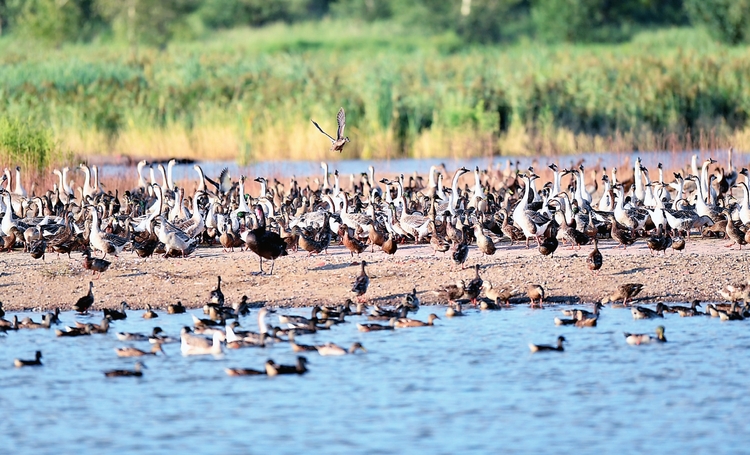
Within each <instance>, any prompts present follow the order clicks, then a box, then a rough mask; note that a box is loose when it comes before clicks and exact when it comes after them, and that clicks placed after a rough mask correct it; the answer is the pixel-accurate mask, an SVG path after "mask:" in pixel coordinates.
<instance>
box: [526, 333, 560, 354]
mask: <svg viewBox="0 0 750 455" xmlns="http://www.w3.org/2000/svg"><path fill="white" fill-rule="evenodd" d="M563 341H565V337H564V336H559V337H557V346H550V345H548V344H529V349H530V350H531V352H549V351H560V352H562V351H564V350H565V349H564V348H563Z"/></svg>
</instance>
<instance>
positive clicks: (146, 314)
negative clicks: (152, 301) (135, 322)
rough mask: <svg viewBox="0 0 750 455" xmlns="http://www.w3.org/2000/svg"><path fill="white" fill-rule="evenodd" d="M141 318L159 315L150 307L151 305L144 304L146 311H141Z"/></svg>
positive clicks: (151, 317) (152, 317)
mask: <svg viewBox="0 0 750 455" xmlns="http://www.w3.org/2000/svg"><path fill="white" fill-rule="evenodd" d="M142 317H143V319H154V318H158V317H159V315H158V314H156V311H154V310H152V309H151V305H148V304H147V305H146V311H144V312H143V316H142Z"/></svg>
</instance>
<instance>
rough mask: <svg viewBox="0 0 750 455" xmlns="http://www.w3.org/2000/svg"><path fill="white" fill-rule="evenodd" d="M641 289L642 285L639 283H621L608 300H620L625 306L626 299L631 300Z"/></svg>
mask: <svg viewBox="0 0 750 455" xmlns="http://www.w3.org/2000/svg"><path fill="white" fill-rule="evenodd" d="M642 289H643V285H642V284H640V283H626V284H621V285H619V286H618V287H617V290H616V291H615V292H613V293H612V295H611V296H610V297H609V301H610V302H617V301H618V300H622V304H623V305H624V306H625V305H627V304H628V300H631V299H632V298H633V297H635V296H637V295H638V294H639V293H640V292H641V290H642Z"/></svg>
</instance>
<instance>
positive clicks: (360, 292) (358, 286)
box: [352, 261, 370, 300]
mask: <svg viewBox="0 0 750 455" xmlns="http://www.w3.org/2000/svg"><path fill="white" fill-rule="evenodd" d="M360 265H361V267H362V269H361V271H360V273H359V275H357V278H355V279H354V284H353V285H352V292H353V293H355V294H356V296H357V300H360V299H361V297H362V296H364V295H365V293H366V292H367V288H368V287H369V286H370V277H369V276H367V272H366V271H365V266H366V265H367V262H366V261H362V263H361V264H360Z"/></svg>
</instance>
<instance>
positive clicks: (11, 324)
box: [0, 315, 18, 332]
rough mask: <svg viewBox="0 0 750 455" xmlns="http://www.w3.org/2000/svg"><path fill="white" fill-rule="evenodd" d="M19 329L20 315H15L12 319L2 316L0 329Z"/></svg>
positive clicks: (4, 330)
mask: <svg viewBox="0 0 750 455" xmlns="http://www.w3.org/2000/svg"><path fill="white" fill-rule="evenodd" d="M8 330H18V316H16V315H13V318H11V320H10V321H8V320H7V319H2V318H0V331H3V332H7V331H8Z"/></svg>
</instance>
